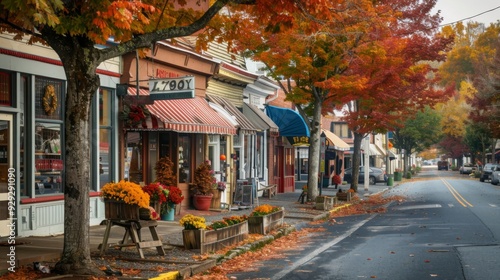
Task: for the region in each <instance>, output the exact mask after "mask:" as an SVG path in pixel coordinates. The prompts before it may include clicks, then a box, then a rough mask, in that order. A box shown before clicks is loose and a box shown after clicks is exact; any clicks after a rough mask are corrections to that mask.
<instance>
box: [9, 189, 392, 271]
mask: <svg viewBox="0 0 500 280" xmlns="http://www.w3.org/2000/svg"><path fill="white" fill-rule="evenodd" d="M300 186H301V184H300V182H299V183H298V184H297V187H296V190H295V192H293V193H279V194H277V195H276V196H275V197H272V198H271V199H268V198H259V204H271V205H274V206H282V207H284V208H285V219H284V222H285V223H286V224H287V225H296V224H299V223H305V222H309V221H313V220H317V219H320V218H323V217H326V216H327V215H328V212H327V211H322V210H315V209H313V207H312V204H300V203H299V202H298V198H299V196H300V193H301V191H302V190H301V189H300ZM341 187H342V189H343V190H347V189H348V188H349V186H347V185H344V186H341ZM387 188H388V187H387V186H386V185H385V184H382V183H379V184H378V185H375V186H373V185H372V186H370V187H369V190H368V191H365V190H364V187H363V185H360V186H359V189H358V195H359V197H360V198H361V199H363V198H364V197H365V196H366V195H370V194H374V193H378V192H381V191H384V190H385V189H387ZM337 191H338V190H336V189H334V188H333V187H329V188H323V189H322V190H321V193H322V195H328V196H334V195H335V194H336V192H337ZM251 211H252V209H244V210H233V211H230V212H229V211H225V212H221V211H197V210H193V209H189V210H185V211H182V212H181V214H180V215H176V217H175V221H171V222H169V221H159V222H158V227H157V231H158V234H159V235H160V238H161V240H162V241H163V243H164V244H166V245H168V246H178V247H181V246H182V229H183V228H182V227H181V226H180V225H179V222H178V221H179V219H180V218H182V217H183V216H184V215H186V214H193V215H198V216H204V217H205V219H206V220H207V224H209V223H210V222H211V221H214V220H221V219H222V218H223V217H227V216H230V215H248V214H250V212H251ZM104 231H105V226H104V225H99V226H92V227H90V249H91V252H98V246H99V244H101V243H102V240H103V235H104ZM144 231H146V230H144ZM123 234H124V230H123V228H120V227H113V228H112V230H111V234H110V237H109V243H110V244H112V243H118V242H119V241H121V240H122V238H123ZM146 236H149V235H146ZM0 241H1V244H2V246H1V247H3V249H2V252H3V253H2V254H1V255H0V262H1V264H0V272H1V271H4V270H6V269H7V268H8V267H10V264H9V263H8V261H9V256H7V254H8V252H9V249H10V245H9V244H7V242H6V241H5V240H0ZM15 241H16V246H15V259H16V262H17V264H16V267H20V266H31V265H32V264H33V262H40V263H43V262H48V261H54V260H55V259H57V258H59V257H60V256H61V252H62V248H63V235H57V236H43V237H36V236H33V237H18V238H16V240H15ZM110 250H112V249H110ZM135 252H137V251H135ZM132 253H133V251H132ZM194 253H195V252H194ZM168 255H169V254H167V256H166V257H165V258H167V257H168ZM134 257H137V258H138V257H139V254H138V253H136V256H134ZM146 258H147V257H146ZM172 258H173V259H177V258H176V257H175V256H173V257H172ZM172 261H174V262H175V260H172Z"/></svg>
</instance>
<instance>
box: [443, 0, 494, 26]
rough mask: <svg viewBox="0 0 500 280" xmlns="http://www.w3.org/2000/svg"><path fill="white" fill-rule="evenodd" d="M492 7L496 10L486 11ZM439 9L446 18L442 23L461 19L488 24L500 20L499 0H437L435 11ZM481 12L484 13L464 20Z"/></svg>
mask: <svg viewBox="0 0 500 280" xmlns="http://www.w3.org/2000/svg"><path fill="white" fill-rule="evenodd" d="M495 8H496V9H495ZM492 9H495V10H493V11H490V12H486V11H488V10H492ZM437 10H441V16H442V17H443V18H444V20H443V21H442V23H441V24H447V23H452V22H455V21H460V20H461V21H463V22H464V23H466V22H468V21H477V22H482V23H484V24H485V25H486V26H488V25H490V23H492V22H496V21H497V20H500V1H499V0H437V3H436V6H435V11H436V12H437ZM484 12H486V13H484ZM481 13H484V14H482V15H480V16H477V17H474V18H472V19H467V20H464V19H465V18H469V17H472V16H475V15H478V14H481Z"/></svg>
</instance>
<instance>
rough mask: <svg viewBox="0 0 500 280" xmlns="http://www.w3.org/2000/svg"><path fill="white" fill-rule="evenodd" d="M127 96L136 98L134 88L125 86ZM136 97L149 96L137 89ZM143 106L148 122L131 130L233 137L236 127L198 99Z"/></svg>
mask: <svg viewBox="0 0 500 280" xmlns="http://www.w3.org/2000/svg"><path fill="white" fill-rule="evenodd" d="M128 94H129V95H136V89H135V88H132V87H129V88H128ZM139 95H149V91H148V90H145V89H139ZM146 107H147V109H148V110H149V111H150V112H151V118H150V119H151V120H149V118H148V120H147V121H146V123H147V127H142V128H141V127H139V128H136V129H135V130H168V131H177V132H185V133H203V134H222V135H235V134H236V128H235V127H234V126H233V125H232V124H230V123H229V122H228V121H227V120H226V119H224V118H223V117H222V116H220V115H219V114H218V113H217V112H216V111H214V110H213V109H212V108H211V107H210V106H209V105H208V103H207V101H206V100H205V99H203V98H201V97H198V96H195V97H194V98H189V99H172V100H155V101H154V103H153V104H148V105H146ZM155 124H156V127H155ZM150 125H151V127H150Z"/></svg>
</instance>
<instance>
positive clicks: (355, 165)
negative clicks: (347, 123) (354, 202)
mask: <svg viewBox="0 0 500 280" xmlns="http://www.w3.org/2000/svg"><path fill="white" fill-rule="evenodd" d="M353 133H354V151H353V153H352V172H351V175H352V181H351V189H353V190H354V191H355V192H358V178H359V166H360V164H361V163H360V161H361V160H360V159H361V153H360V151H361V141H363V138H364V136H363V135H362V134H359V133H356V132H353ZM367 152H368V151H365V153H367ZM365 164H366V163H365Z"/></svg>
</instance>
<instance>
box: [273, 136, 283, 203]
mask: <svg viewBox="0 0 500 280" xmlns="http://www.w3.org/2000/svg"><path fill="white" fill-rule="evenodd" d="M274 150H275V154H274V184H276V185H278V192H279V193H283V192H284V190H285V181H284V177H285V162H284V157H285V156H284V147H283V146H276V147H275V148H274Z"/></svg>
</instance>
